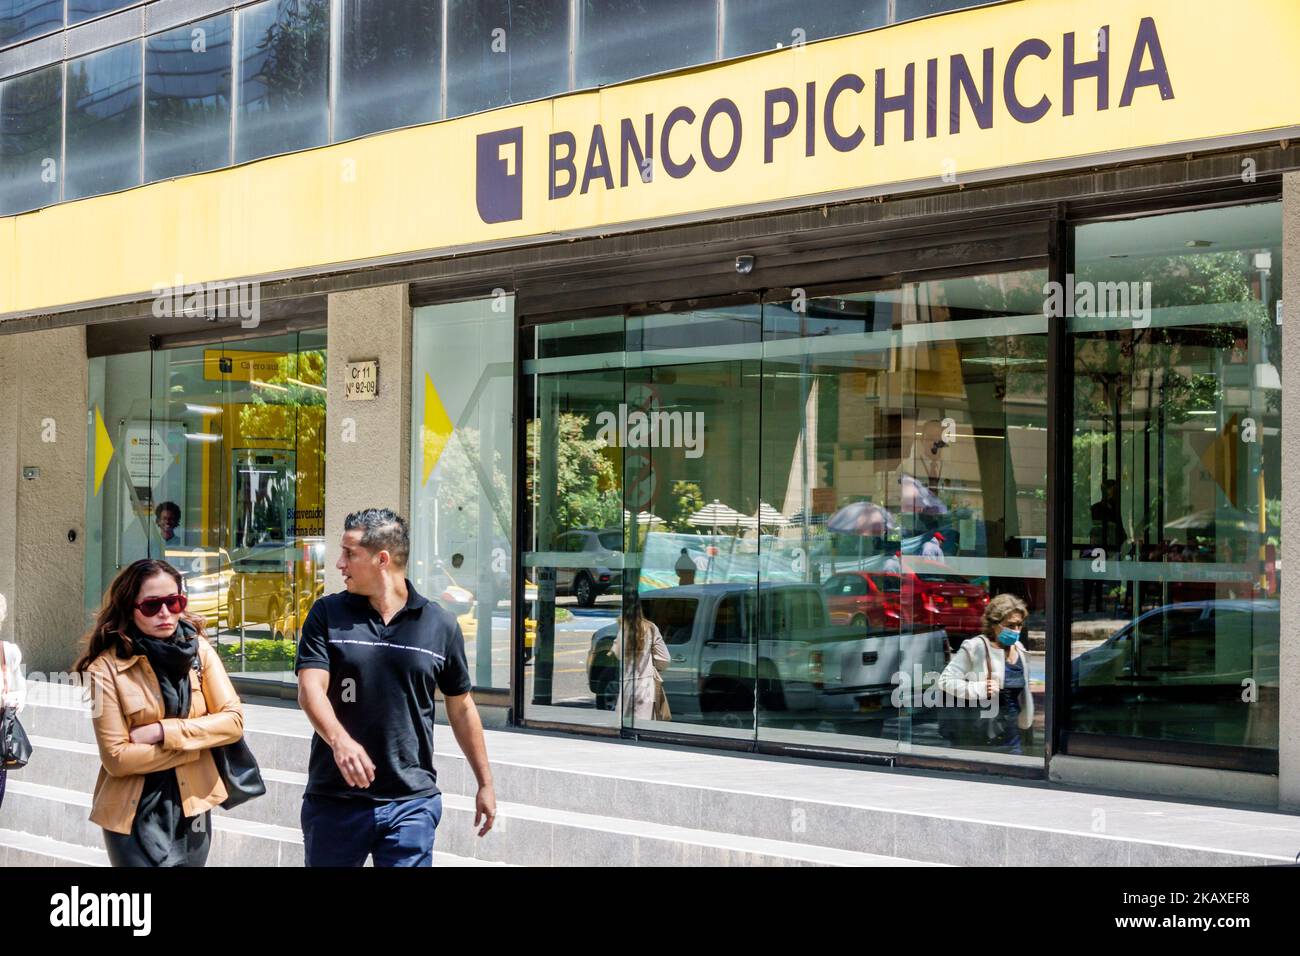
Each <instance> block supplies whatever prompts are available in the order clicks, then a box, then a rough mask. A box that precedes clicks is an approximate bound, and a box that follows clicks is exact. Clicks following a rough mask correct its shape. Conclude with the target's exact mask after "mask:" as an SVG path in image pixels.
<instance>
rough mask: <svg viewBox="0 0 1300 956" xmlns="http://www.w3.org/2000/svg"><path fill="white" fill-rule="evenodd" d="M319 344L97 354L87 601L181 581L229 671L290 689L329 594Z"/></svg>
mask: <svg viewBox="0 0 1300 956" xmlns="http://www.w3.org/2000/svg"><path fill="white" fill-rule="evenodd" d="M325 358H326V354H325V333H324V331H310V332H301V333H296V334H290V335H279V336H273V337H265V338H259V339H250V340H243V341H240V342H238V343H234V344H231V345H222V344H221V343H219V342H218V343H213V344H210V345H200V346H193V347H190V348H182V349H164V350H158V351H154V352H137V353H132V354H127V355H113V356H109V357H107V358H93V359H91V360H90V362H89V396H90V406H91V407H90V418H91V421H92V423H93V425H92V429H91V432H90V435H89V438H88V440H89V445H88V452H87V455H88V462H87V464H88V468H89V473H88V480H87V487H86V524H87V529H88V530H89V532H90V533H89V534H88V536H87V540H88V542H90V543H89V544H88V545H87V547H86V589H85V593H86V603H87V610H93V608H94V607H95V605H96V604H97V603H98V602H99V600H100V598H101V596H102V595H103V593H104V592H105V590H107V588H108V586H109V584H110V583H111V582H112V580H113V578H114V576H115V575H116V574H117V572H118V571H119V570H120V569H121V568H123V567H126V566H127V565H128V564H130V563H131V562H132V561H135V560H137V559H139V558H144V557H150V558H162V559H163V560H166V561H168V562H169V563H171V564H172V565H173V566H175V567H176V568H177V569H178V570H180V571H181V573H182V575H183V576H184V578H185V590H186V593H187V595H188V596H189V608H188V610H189V611H190V613H192V614H195V615H198V616H199V617H202V618H203V619H204V620H205V622H206V626H207V633H208V637H209V638H211V639H213V640H215V641H216V644H217V649H218V652H219V653H220V654H221V656H222V658H223V660H224V661H225V664H226V667H227V669H229V670H231V671H232V672H235V673H252V672H256V673H258V674H259V676H261V677H272V678H278V679H279V680H280V681H283V682H285V683H292V681H293V680H294V675H293V661H294V650H295V642H296V639H297V636H298V634H299V632H300V630H301V627H302V623H303V621H304V620H305V619H306V615H307V612H308V610H309V609H310V608H311V605H312V603H313V602H314V601H315V600H316V599H317V598H319V597H320V596H321V595H322V594H323V593H324V582H325V577H324V574H325V562H326V561H327V560H329V556H327V555H326V553H325V546H324V537H323V535H324V490H325V434H324V425H325V369H326V362H325Z"/></svg>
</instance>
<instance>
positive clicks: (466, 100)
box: [447, 0, 569, 116]
mask: <svg viewBox="0 0 1300 956" xmlns="http://www.w3.org/2000/svg"><path fill="white" fill-rule="evenodd" d="M568 88H569V3H568V0H522V2H520V0H449V2H448V5H447V115H448V116H461V115H463V114H466V113H475V112H478V111H479V110H486V109H492V108H493V107H496V106H504V105H506V104H507V103H522V102H524V101H527V100H535V99H541V98H543V97H547V96H552V95H554V94H556V93H562V92H564V91H565V90H567V89H568Z"/></svg>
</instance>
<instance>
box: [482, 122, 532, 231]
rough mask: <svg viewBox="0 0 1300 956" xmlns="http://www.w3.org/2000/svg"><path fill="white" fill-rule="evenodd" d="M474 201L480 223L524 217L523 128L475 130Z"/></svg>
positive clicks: (507, 220)
mask: <svg viewBox="0 0 1300 956" xmlns="http://www.w3.org/2000/svg"><path fill="white" fill-rule="evenodd" d="M476 166H477V184H476V187H475V200H476V202H477V204H478V216H479V218H480V219H482V220H483V221H484V222H487V223H493V222H513V221H515V220H518V219H523V218H524V171H523V169H524V128H523V127H522V126H516V127H514V128H512V129H500V130H496V131H495V132H492V133H479V136H478V161H477V163H476Z"/></svg>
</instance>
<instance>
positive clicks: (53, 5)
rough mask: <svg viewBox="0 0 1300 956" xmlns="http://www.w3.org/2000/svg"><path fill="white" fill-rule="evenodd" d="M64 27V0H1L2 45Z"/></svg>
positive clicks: (0, 35)
mask: <svg viewBox="0 0 1300 956" xmlns="http://www.w3.org/2000/svg"><path fill="white" fill-rule="evenodd" d="M62 27H63V3H62V0H0V46H8V45H9V44H11V43H19V42H21V41H23V40H30V39H31V38H32V37H38V36H41V35H43V34H46V33H53V32H54V31H55V30H58V29H61V28H62Z"/></svg>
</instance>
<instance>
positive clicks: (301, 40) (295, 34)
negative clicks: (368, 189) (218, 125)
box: [235, 0, 330, 163]
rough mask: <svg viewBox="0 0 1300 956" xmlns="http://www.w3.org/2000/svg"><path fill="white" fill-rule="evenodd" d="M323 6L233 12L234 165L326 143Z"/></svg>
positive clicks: (276, 0)
mask: <svg viewBox="0 0 1300 956" xmlns="http://www.w3.org/2000/svg"><path fill="white" fill-rule="evenodd" d="M329 6H330V5H329V0H267V2H265V3H259V4H256V5H254V6H251V7H245V8H244V9H243V10H241V11H239V17H240V21H239V44H240V49H239V53H238V57H239V115H238V117H237V118H236V121H235V122H236V128H235V161H236V162H240V163H242V162H246V161H248V160H250V159H257V158H258V157H261V156H271V155H274V154H275V153H288V152H292V151H294V150H299V149H307V148H309V147H312V146H320V145H322V144H324V143H326V142H328V141H329Z"/></svg>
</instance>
